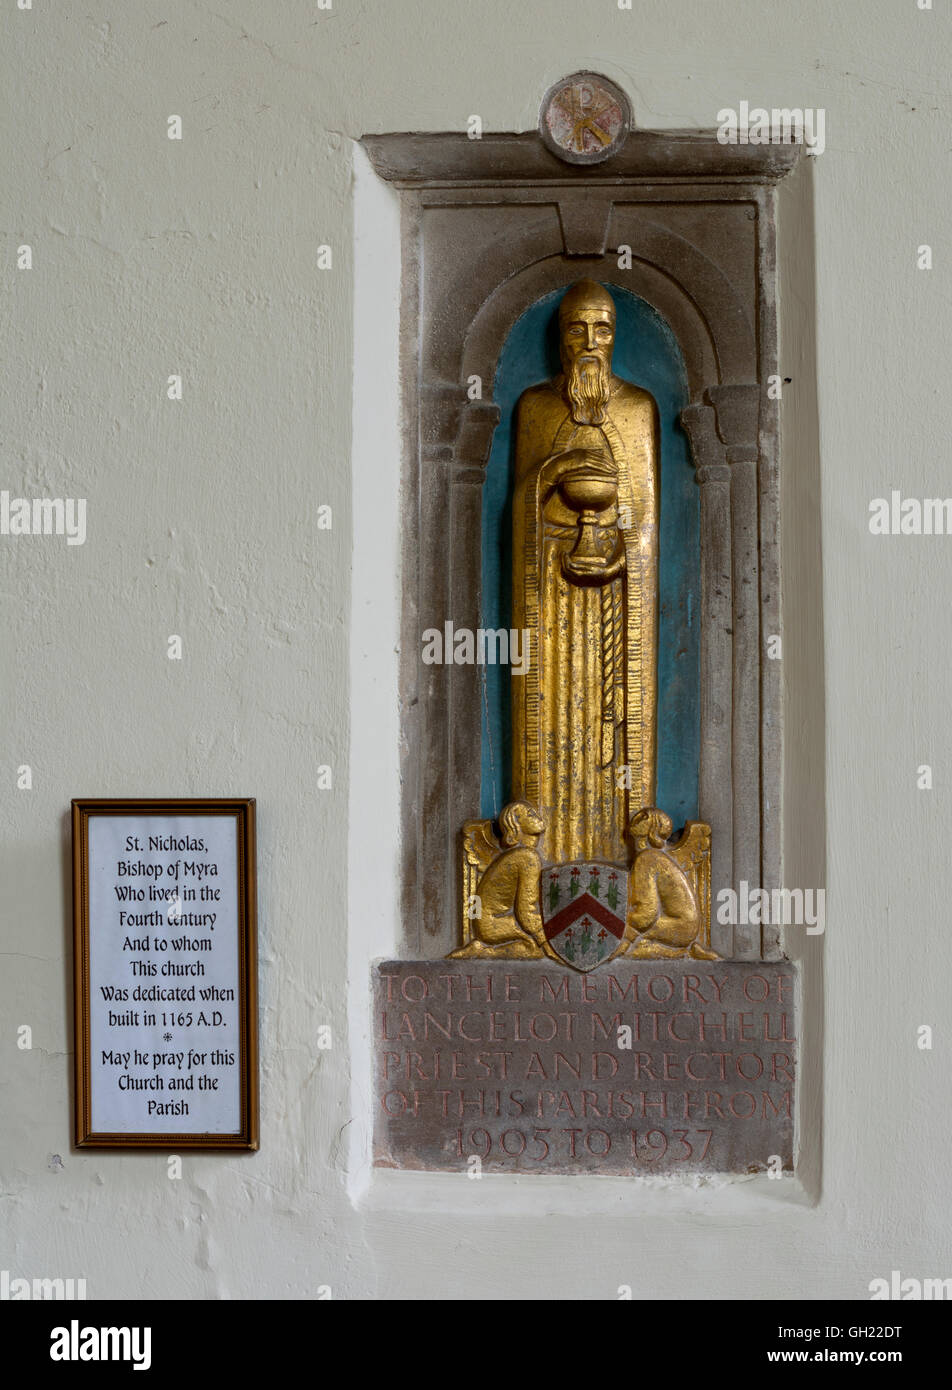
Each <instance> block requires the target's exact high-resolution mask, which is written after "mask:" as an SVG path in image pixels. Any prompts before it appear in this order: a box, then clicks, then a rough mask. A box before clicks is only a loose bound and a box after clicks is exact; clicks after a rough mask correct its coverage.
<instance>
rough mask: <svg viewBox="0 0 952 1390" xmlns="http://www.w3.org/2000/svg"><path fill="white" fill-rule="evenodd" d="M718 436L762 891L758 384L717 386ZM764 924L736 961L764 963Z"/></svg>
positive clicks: (746, 814)
mask: <svg viewBox="0 0 952 1390" xmlns="http://www.w3.org/2000/svg"><path fill="white" fill-rule="evenodd" d="M707 399H708V400H709V401H710V402H711V404H712V405H713V406H714V409H715V412H716V417H717V434H718V438H719V439H720V441H721V443H722V444H723V445H724V452H725V456H726V459H727V463H728V465H729V467H730V477H731V482H730V490H731V574H732V578H733V584H732V614H731V629H732V667H733V691H732V699H731V764H732V768H733V782H734V805H733V871H732V880H733V887H734V888H735V889H737V890H738V891H739V885H740V884H741V882H742V881H743V882H746V883H747V884H748V885H749V886H750V888H759V887H760V886H761V864H760V661H761V652H760V551H759V545H758V524H757V425H758V417H759V407H760V387H759V386H758V385H757V383H756V382H753V383H744V384H742V385H728V386H714V387H711V389H710V390H709V391H708V392H707ZM760 955H761V927H760V926H759V925H754V926H751V925H744V924H743V923H740V924H738V926H736V927H735V929H734V956H735V958H737V959H738V960H758V959H759V958H760Z"/></svg>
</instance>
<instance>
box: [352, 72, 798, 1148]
mask: <svg viewBox="0 0 952 1390" xmlns="http://www.w3.org/2000/svg"><path fill="white" fill-rule="evenodd" d="M538 132H539V133H538V137H536V136H512V137H487V140H485V141H478V142H475V144H474V145H473V147H472V148H470V147H469V143H468V142H466V141H462V140H461V141H456V140H454V139H452V138H451V137H448V136H438V137H434V139H433V141H432V143H430V142H429V141H428V139H427V137H421V136H406V137H400V136H387V137H374V138H373V139H372V140H371V141H370V142H369V147H370V151H371V157H372V158H373V159H374V163H375V166H376V167H377V169H378V172H380V173H381V175H382V176H383V177H385V178H388V179H390V180H391V181H392V182H394V183H396V184H397V185H398V186H399V188H400V196H401V200H402V203H403V207H404V211H405V214H406V216H405V228H406V231H405V240H404V299H403V305H404V310H405V312H404V315H403V317H402V319H401V341H402V348H401V352H402V360H401V369H402V377H403V380H404V383H405V386H406V394H405V397H404V407H405V419H406V430H405V436H404V437H405V456H404V476H403V493H402V497H403V499H404V504H405V505H404V507H403V511H402V515H401V518H400V524H401V531H402V534H403V536H404V548H403V570H402V573H403V586H404V587H403V623H402V628H401V648H400V650H401V675H400V707H401V742H400V749H399V755H400V767H401V794H402V805H403V812H404V814H403V819H402V825H401V831H402V841H403V844H402V862H403V882H402V885H401V887H402V893H401V899H400V903H401V910H402V918H403V923H404V935H403V939H402V940H401V941H400V942H399V944H397V945H396V947H395V951H394V954H395V955H396V956H398V957H401V959H400V960H397V961H393V962H390V963H384V964H379V963H378V964H377V965H376V966H374V967H373V981H374V997H375V1022H374V1038H375V1052H376V1063H375V1065H376V1091H375V1104H376V1117H375V1162H376V1163H377V1164H378V1165H381V1166H389V1167H392V1168H397V1169H400V1168H415V1169H444V1170H449V1171H459V1170H461V1169H462V1168H463V1167H465V1166H467V1165H470V1164H473V1165H474V1166H475V1165H476V1163H477V1161H478V1164H479V1165H481V1166H482V1168H484V1169H485V1170H486V1171H490V1172H492V1171H496V1172H513V1173H520V1174H522V1173H559V1174H563V1173H564V1174H573V1173H579V1174H584V1173H593V1174H614V1175H619V1176H625V1175H645V1174H652V1173H664V1174H667V1175H675V1174H685V1175H689V1174H703V1173H748V1172H757V1171H762V1170H768V1171H770V1172H771V1173H778V1172H780V1171H783V1170H784V1169H786V1170H792V1169H793V1167H794V1164H795V1159H796V1155H795V1153H794V1132H795V1124H796V1113H797V1112H796V1076H797V1068H796V1063H797V1052H796V1047H797V1044H796V1038H797V1019H798V1017H799V1016H800V1015H799V1006H798V1001H797V999H796V994H797V989H798V976H797V971H796V967H795V966H794V965H793V964H791V963H790V962H788V961H787V960H786V959H784V943H785V939H786V938H785V934H784V933H782V932H781V928H786V927H794V926H795V927H800V926H805V927H806V928H807V930H808V931H811V930H818V931H822V930H823V926H822V922H821V920H820V916H819V913H820V911H821V909H820V908H818V909H817V911H816V912H813V911H812V909H808V901H809V902H811V903H812V902H814V901H815V899H814V890H813V889H811V888H810V887H809V886H803V887H800V886H790V885H783V884H782V883H781V875H782V869H783V866H782V861H781V854H780V850H781V845H782V834H781V825H780V820H779V817H778V810H779V807H780V805H781V801H782V795H781V760H780V731H781V725H782V702H781V700H780V683H779V680H778V673H777V667H778V663H777V662H776V661H775V660H774V659H773V657H774V655H775V654H774V653H773V652H771V651H769V650H768V649H767V647H766V644H765V643H764V640H763V638H764V636H765V634H770V633H779V632H780V612H779V606H778V597H777V596H778V594H779V591H780V585H779V574H778V542H779V492H778V487H777V480H778V478H779V476H780V470H779V460H778V457H777V445H776V440H777V427H778V421H777V416H776V408H775V405H774V404H773V403H772V402H773V397H772V395H771V393H770V391H769V390H768V389H767V388H768V384H769V383H770V382H771V381H772V380H777V379H779V378H778V377H776V372H777V362H776V335H775V331H774V323H775V309H776V305H775V277H774V274H773V269H772V267H773V266H774V265H775V254H776V247H775V232H774V205H773V196H774V195H773V191H772V187H771V185H772V184H773V183H774V182H776V180H777V179H778V178H780V177H782V176H783V175H784V173H785V172H786V171H787V170H788V169H790V168H792V167H793V164H794V163H795V159H796V152H794V151H785V152H783V153H782V154H781V153H779V152H778V151H774V152H773V153H771V154H770V155H768V154H767V153H766V152H760V153H758V154H752V153H751V152H750V151H749V150H745V151H744V153H743V156H742V157H741V156H740V155H739V154H738V151H736V150H733V149H732V150H731V151H730V152H729V154H727V155H726V156H725V151H724V149H723V147H722V146H721V144H720V142H719V140H718V139H717V137H716V135H715V134H714V133H713V132H711V133H710V134H709V135H704V134H703V133H694V134H691V135H687V134H684V133H682V134H679V135H677V136H671V135H663V134H662V133H660V132H646V131H643V130H642V131H639V130H636V129H634V128H633V126H632V125H631V111H630V108H629V105H628V101H627V98H626V96H625V94H624V92H621V91H620V90H618V88H617V87H615V86H614V85H613V84H612V83H611V82H609V81H608V79H607V78H603V77H601V76H600V75H599V74H597V73H591V72H587V71H585V72H575V73H572V74H571V75H570V76H568V77H566V78H564V79H563V80H562V81H560V82H558V83H556V85H555V86H554V87H553V88H551V89H550V91H549V92H548V93H547V94H546V96H545V98H544V100H543V102H542V107H541V110H540V115H539V127H538ZM464 147H465V148H464ZM477 147H478V148H477ZM739 161H740V162H739ZM568 165H574V166H575V167H574V168H568V167H567V166H568ZM560 167H561V168H562V173H559V168H560ZM569 176H571V177H569ZM659 178H660V179H662V180H664V181H665V182H668V181H670V182H672V183H675V182H676V183H677V184H678V190H679V191H678V198H677V200H676V202H672V203H671V204H670V206H669V200H668V198H667V195H666V194H662V193H659V192H658V188H659V184H658V183H657V182H656V180H658V179H659ZM727 189H729V190H730V192H729V194H728V193H727V192H726V190H727ZM460 247H463V248H468V249H470V250H471V251H473V252H476V251H478V254H471V255H469V256H466V255H463V256H462V257H461V256H460V253H459V248H460ZM753 325H756V326H758V327H757V329H756V331H755V330H754V329H753V328H752V326H753ZM712 348H713V350H712ZM371 404H372V402H368V405H371ZM367 852H368V854H369V853H370V850H369V848H368V851H367ZM758 879H759V880H760V881H758ZM818 891H821V890H818ZM421 956H422V957H425V958H426V959H422V960H421V959H420V958H419V957H421ZM437 956H442V957H443V960H442V961H439V960H437V959H435V957H437Z"/></svg>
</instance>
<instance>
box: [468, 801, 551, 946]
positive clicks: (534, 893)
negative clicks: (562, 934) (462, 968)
mask: <svg viewBox="0 0 952 1390" xmlns="http://www.w3.org/2000/svg"><path fill="white" fill-rule="evenodd" d="M499 824H500V828H501V830H502V843H501V844H500V841H499V840H498V839H497V837H496V835H495V834H494V832H493V823H492V821H491V820H471V821H467V822H466V824H465V825H464V827H463V945H462V946H461V947H460V948H459V949H458V950H456V951H451V952H450V957H449V958H450V959H451V960H469V959H473V958H476V959H482V960H538V959H541V957H542V956H545V955H551V954H553V953H552V952H551V951H550V950H549V948H548V945H547V943H546V939H545V934H544V932H543V929H542V914H541V912H540V910H539V879H540V877H541V874H542V860H541V859H540V858H539V854H538V851H537V849H536V845H537V844H538V842H539V837H540V835H541V834H542V832H543V830H544V829H545V822H544V821H543V819H542V817H541V816H540V815H539V813H538V811H537V810H535V808H534V807H532V806H530V805H528V803H527V802H525V801H513V802H510V803H509V805H508V806H506V807H505V809H504V810H503V812H502V814H501V815H500V817H499Z"/></svg>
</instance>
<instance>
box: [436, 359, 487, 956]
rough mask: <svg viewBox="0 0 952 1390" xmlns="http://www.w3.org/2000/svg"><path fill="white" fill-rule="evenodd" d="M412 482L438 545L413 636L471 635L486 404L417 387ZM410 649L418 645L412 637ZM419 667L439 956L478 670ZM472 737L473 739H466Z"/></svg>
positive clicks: (466, 794) (452, 886)
mask: <svg viewBox="0 0 952 1390" xmlns="http://www.w3.org/2000/svg"><path fill="white" fill-rule="evenodd" d="M421 397H422V399H421V439H422V448H421V455H422V475H421V479H420V526H421V531H422V533H423V535H425V536H430V537H433V538H437V537H439V538H440V540H441V544H440V545H436V544H434V545H432V546H431V547H430V548H429V549H428V550H424V552H423V554H422V555H421V557H420V560H421V566H420V594H419V613H420V636H422V633H423V632H424V631H425V630H426V629H427V628H436V629H437V630H438V631H439V632H440V633H441V634H445V633H446V631H447V627H446V624H448V623H451V624H452V626H453V629H454V630H455V631H459V629H461V628H468V629H469V630H470V631H471V632H475V631H476V630H477V629H478V628H479V626H480V600H481V594H480V585H479V576H480V573H481V569H482V556H481V536H482V488H483V483H484V481H485V476H486V465H487V463H488V461H489V451H490V448H491V445H492V436H493V431H494V429H495V428H496V424H497V423H498V420H499V407H498V406H497V405H495V404H494V403H492V402H491V401H467V399H466V388H465V387H464V386H443V385H440V386H425V387H424V389H423V391H422V393H421ZM418 640H419V637H418ZM452 657H453V649H452V646H450V647H448V648H444V651H443V658H444V664H443V665H442V666H437V665H434V666H424V667H423V668H422V675H421V681H420V699H421V702H423V705H424V708H423V711H422V721H423V723H424V725H425V729H424V740H425V741H424V746H425V747H426V748H427V750H428V752H429V756H428V757H427V759H426V762H425V765H424V767H423V778H422V788H421V817H420V827H419V889H420V895H421V908H422V915H423V928H424V933H425V936H426V938H427V940H428V941H431V942H432V944H433V947H434V948H436V949H438V950H439V951H440V952H442V951H444V950H446V951H449V950H452V948H453V947H454V946H455V945H457V944H458V943H457V938H458V935H459V906H458V899H459V895H458V884H457V873H458V861H459V843H458V842H459V832H460V829H461V827H462V824H463V821H464V820H468V819H469V818H470V817H472V816H474V815H476V814H477V812H478V809H479V791H480V753H479V737H478V731H479V729H480V724H481V714H480V674H481V673H480V669H479V667H478V666H476V665H461V666H457V665H455V664H453V661H452ZM474 731H475V737H474Z"/></svg>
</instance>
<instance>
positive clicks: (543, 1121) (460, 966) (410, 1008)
mask: <svg viewBox="0 0 952 1390" xmlns="http://www.w3.org/2000/svg"><path fill="white" fill-rule="evenodd" d="M797 1015H798V1004H797V978H796V969H795V967H794V966H793V965H792V964H790V963H789V962H787V961H716V962H710V963H708V962H703V963H702V962H700V961H694V960H677V961H650V962H646V961H635V960H630V961H624V960H622V961H616V962H614V963H611V964H608V965H605V966H603V967H602V968H601V969H599V970H597V971H595V972H593V973H591V974H588V975H582V974H579V973H577V972H576V971H573V970H569V969H562V968H560V967H559V966H557V965H555V964H550V963H549V962H545V963H544V964H542V963H539V962H536V961H493V962H476V961H472V962H470V961H467V962H457V961H446V960H431V961H384V962H382V963H380V964H378V965H376V966H375V967H374V1045H375V1097H374V1104H375V1109H376V1118H375V1125H374V1161H375V1163H376V1164H378V1165H379V1166H382V1167H387V1168H407V1169H427V1170H431V1171H437V1170H439V1171H447V1172H466V1171H472V1169H473V1167H474V1164H473V1159H474V1157H476V1158H478V1159H479V1160H480V1164H481V1167H482V1170H483V1171H486V1172H506V1173H550V1174H551V1173H558V1174H564V1173H598V1174H615V1175H631V1174H640V1175H644V1174H650V1173H683V1174H684V1173H749V1172H757V1171H761V1170H766V1169H772V1170H774V1171H776V1170H777V1169H778V1168H779V1167H782V1168H784V1169H791V1168H792V1167H793V1126H794V1114H795V1104H796V1080H795V1077H796V1060H797V1042H796V1038H797V1028H796V1024H797ZM778 1158H779V1160H780V1162H779V1164H778Z"/></svg>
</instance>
